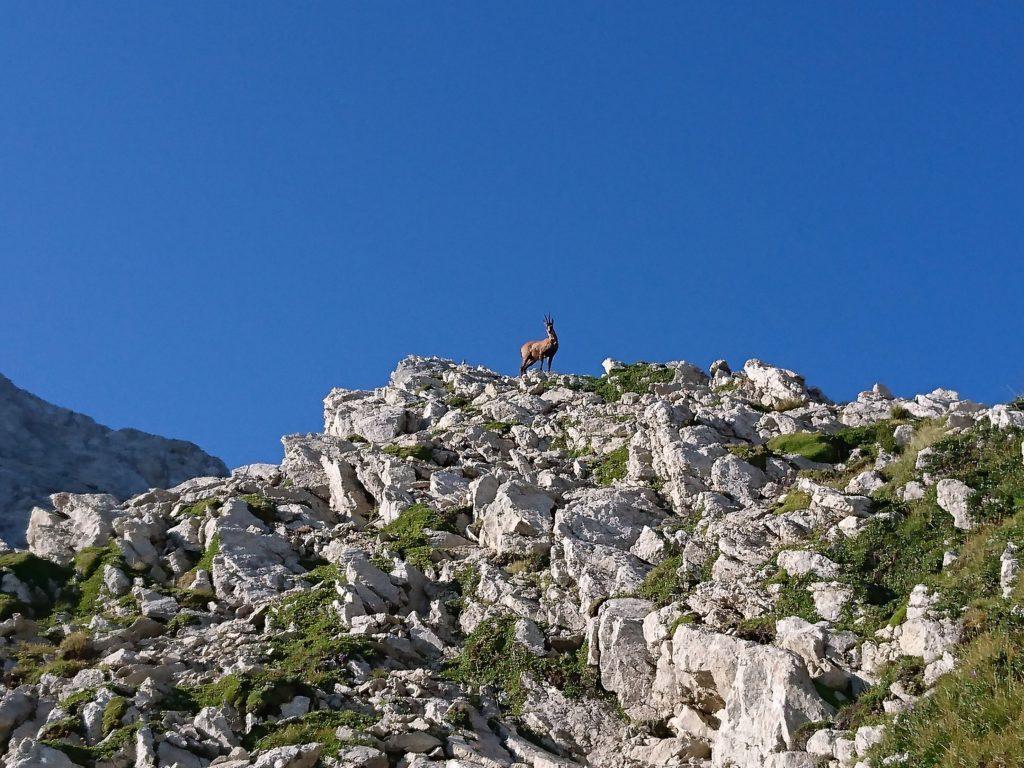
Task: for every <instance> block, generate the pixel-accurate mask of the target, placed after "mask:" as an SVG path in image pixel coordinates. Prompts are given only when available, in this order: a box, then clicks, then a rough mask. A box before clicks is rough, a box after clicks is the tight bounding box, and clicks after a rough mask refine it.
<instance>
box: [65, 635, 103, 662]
mask: <svg viewBox="0 0 1024 768" xmlns="http://www.w3.org/2000/svg"><path fill="white" fill-rule="evenodd" d="M57 655H58V656H59V657H60V658H62V659H78V660H79V661H86V660H88V659H91V658H92V657H93V656H94V655H95V650H94V649H93V647H92V637H91V636H90V635H89V633H88V632H71V633H69V634H68V635H67V636H66V637H65V638H64V639H63V640H61V641H60V645H59V646H58V648H57Z"/></svg>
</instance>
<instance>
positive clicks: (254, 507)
mask: <svg viewBox="0 0 1024 768" xmlns="http://www.w3.org/2000/svg"><path fill="white" fill-rule="evenodd" d="M239 498H240V499H241V500H242V501H244V502H245V505H246V506H247V507H249V511H250V512H251V513H252V514H253V516H254V517H258V518H259V519H260V520H262V521H263V522H264V523H266V524H267V525H269V526H271V527H273V526H274V524H275V523H276V522H277V504H275V503H274V502H272V501H271V500H270V499H268V498H267V497H266V496H261V495H259V494H258V493H247V494H245V495H244V496H239Z"/></svg>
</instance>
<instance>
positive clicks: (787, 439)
mask: <svg viewBox="0 0 1024 768" xmlns="http://www.w3.org/2000/svg"><path fill="white" fill-rule="evenodd" d="M768 450H770V451H771V452H772V453H775V454H778V455H781V456H790V455H796V456H803V457H804V458H805V459H810V460H811V461H818V462H822V463H826V464H834V463H836V462H837V461H842V459H843V455H842V452H841V450H840V448H839V445H838V443H837V441H836V440H835V439H834V438H833V437H832V436H831V435H824V434H821V433H820V432H792V433H790V434H788V435H776V436H775V437H773V438H772V439H771V440H769V441H768Z"/></svg>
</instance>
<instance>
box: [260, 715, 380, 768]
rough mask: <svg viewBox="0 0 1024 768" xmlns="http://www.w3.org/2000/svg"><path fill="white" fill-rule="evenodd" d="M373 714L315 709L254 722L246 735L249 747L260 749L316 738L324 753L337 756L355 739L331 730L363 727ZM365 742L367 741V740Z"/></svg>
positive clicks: (310, 740)
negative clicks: (286, 718)
mask: <svg viewBox="0 0 1024 768" xmlns="http://www.w3.org/2000/svg"><path fill="white" fill-rule="evenodd" d="M375 721H376V720H375V718H374V717H373V716H371V715H364V714H362V713H360V712H355V711H353V710H348V709H341V710H326V709H321V710H316V711H315V712H309V713H307V714H305V715H302V716H301V717H298V718H295V719H293V720H289V721H288V722H285V723H263V724H260V725H257V726H256V727H255V728H254V729H253V730H252V732H251V733H249V734H248V735H247V736H246V745H247V746H248V748H249V749H255V750H258V751H261V752H262V751H264V750H268V749H275V748H277V747H290V746H292V745H294V744H310V743H312V742H317V743H319V744H322V745H323V754H324V756H326V757H337V755H338V752H339V751H340V750H341V749H342V748H343V747H346V746H351V745H353V744H355V743H358V742H357V741H342V740H341V739H339V738H338V737H337V735H336V734H335V732H336V731H337V730H338V728H352V729H355V730H365V729H367V728H369V727H370V726H371V725H373V724H374V722H375ZM367 743H370V742H369V741H367Z"/></svg>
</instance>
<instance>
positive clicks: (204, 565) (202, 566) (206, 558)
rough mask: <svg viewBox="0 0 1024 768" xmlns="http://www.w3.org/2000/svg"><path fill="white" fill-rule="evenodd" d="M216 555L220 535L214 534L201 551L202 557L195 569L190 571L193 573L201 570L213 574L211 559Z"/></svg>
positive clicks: (218, 549)
mask: <svg viewBox="0 0 1024 768" xmlns="http://www.w3.org/2000/svg"><path fill="white" fill-rule="evenodd" d="M218 554H220V535H219V534H216V533H215V534H214V535H213V537H212V538H211V539H210V543H209V544H207V545H206V549H205V550H203V556H202V557H200V558H199V562H198V563H196V567H195V568H193V569H192V570H193V572H195V571H199V570H203V571H206V572H207V573H213V558H215V557H216V556H217V555H218Z"/></svg>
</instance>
